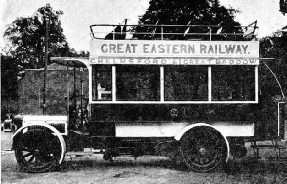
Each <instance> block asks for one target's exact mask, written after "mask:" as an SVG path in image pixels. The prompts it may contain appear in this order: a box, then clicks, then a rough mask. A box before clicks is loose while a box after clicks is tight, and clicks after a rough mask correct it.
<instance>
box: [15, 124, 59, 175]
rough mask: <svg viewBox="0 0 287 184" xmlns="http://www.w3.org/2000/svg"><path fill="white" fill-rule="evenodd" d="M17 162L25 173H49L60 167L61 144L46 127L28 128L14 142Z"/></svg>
mask: <svg viewBox="0 0 287 184" xmlns="http://www.w3.org/2000/svg"><path fill="white" fill-rule="evenodd" d="M13 147H14V150H15V156H16V160H17V162H18V165H19V166H20V168H21V169H22V170H23V171H25V172H47V171H50V170H52V169H54V168H55V167H56V166H58V163H59V160H60V157H61V151H62V150H61V142H60V140H59V138H58V137H57V136H56V135H54V134H53V132H52V131H51V130H49V129H48V128H45V127H41V128H39V127H36V128H35V127H28V128H27V129H23V130H22V132H20V133H19V135H17V137H16V138H15V140H14V142H13Z"/></svg>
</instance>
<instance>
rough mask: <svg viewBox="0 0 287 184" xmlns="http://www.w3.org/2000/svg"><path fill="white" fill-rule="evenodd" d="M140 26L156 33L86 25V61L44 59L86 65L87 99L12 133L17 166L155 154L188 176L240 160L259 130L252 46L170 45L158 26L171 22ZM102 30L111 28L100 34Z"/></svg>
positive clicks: (41, 167)
mask: <svg viewBox="0 0 287 184" xmlns="http://www.w3.org/2000/svg"><path fill="white" fill-rule="evenodd" d="M126 26H127V25H126ZM134 26H138V25H131V26H130V27H134ZM140 26H142V27H144V26H147V27H149V29H147V30H156V29H157V31H149V32H145V33H140V32H137V33H136V35H141V34H142V35H143V34H146V35H149V36H147V38H148V39H138V38H136V36H135V35H133V36H131V37H130V38H128V32H123V31H122V29H123V26H119V25H92V26H91V31H92V40H91V43H90V48H91V49H90V57H89V58H59V57H54V58H52V60H53V61H55V62H57V63H60V64H64V65H66V66H67V68H68V67H77V68H87V70H88V75H89V77H88V78H89V94H88V99H87V98H84V96H85V95H84V94H83V90H81V91H82V92H81V94H80V95H78V98H79V99H80V102H81V103H80V110H79V111H75V108H74V107H75V106H74V107H73V106H72V105H71V103H69V100H67V101H68V104H67V107H68V113H67V116H47V115H45V116H24V117H23V126H22V127H21V128H19V129H18V130H17V131H16V132H15V133H14V135H13V149H14V150H15V155H16V159H17V162H18V164H19V165H20V167H21V168H22V169H23V170H25V171H28V172H45V171H49V170H51V169H52V168H54V167H55V166H58V165H59V164H61V163H62V162H63V160H64V157H65V155H66V154H68V153H70V152H73V153H75V154H76V153H80V152H89V153H91V154H93V153H99V154H103V157H104V159H105V160H112V159H113V158H114V157H118V156H122V155H126V156H127V155H129V156H133V157H135V158H137V157H139V156H142V155H163V156H169V157H171V158H172V159H178V158H180V159H182V160H183V161H184V163H185V164H186V165H187V166H188V167H189V168H190V169H192V170H194V171H197V172H208V171H211V170H213V169H215V168H216V167H218V166H220V165H222V164H223V163H225V162H227V161H228V159H229V157H230V155H233V156H236V157H241V156H245V154H246V152H247V150H246V148H245V141H246V140H248V139H249V140H250V139H252V138H254V139H256V137H257V136H256V135H257V134H258V133H260V132H262V130H263V129H262V128H261V129H260V126H259V128H257V124H259V125H260V123H261V124H264V123H262V122H259V121H260V120H262V119H264V118H261V119H260V120H259V119H258V117H259V116H258V115H260V114H261V110H262V106H260V95H261V94H259V92H260V90H259V87H258V86H259V77H258V76H259V74H258V73H259V71H258V68H259V64H260V62H259V61H260V58H259V42H258V41H246V40H245V41H236V40H232V38H233V37H234V36H242V33H237V34H236V33H212V32H211V31H210V33H209V34H206V33H201V34H196V35H197V37H196V39H192V36H193V35H195V33H186V35H187V36H191V39H176V40H174V39H172V38H173V37H172V36H174V35H176V36H177V37H178V36H179V35H183V33H170V32H167V31H165V30H168V29H169V28H171V27H180V26H179V25H176V26H175V25H173V26H172V25H158V26H156V25H140ZM118 27H120V29H117V28H118ZM182 27H184V26H182ZM185 27H186V25H185ZM203 27H204V26H203ZM205 27H206V28H209V29H211V28H212V29H215V28H218V27H216V26H215V27H211V26H205ZM210 27H211V28H210ZM103 28H105V29H106V30H108V31H111V29H114V28H115V29H114V30H113V32H112V33H110V34H108V35H107V32H104V31H102V29H103ZM107 28H108V29H107ZM126 30H127V27H125V31H126ZM154 35H156V36H154ZM186 35H184V36H186ZM214 35H216V36H222V37H225V38H228V39H225V41H216V40H213V39H212V38H213V37H212V36H214ZM206 36H207V39H200V38H201V37H203V38H206ZM279 85H280V84H279ZM68 88H69V87H68ZM81 88H83V87H81ZM67 91H69V89H68V90H67ZM64 95H65V94H63V96H64ZM67 96H68V97H67V98H68V99H69V98H70V97H69V92H68V94H67ZM282 97H284V94H282ZM281 99H283V98H281ZM270 100H271V99H270ZM277 102H278V103H277ZM277 102H276V103H274V104H273V107H274V108H273V110H274V113H275V114H276V118H275V119H273V120H275V124H274V127H275V131H274V132H273V133H274V137H276V139H280V140H281V139H284V123H283V122H282V121H283V118H282V117H283V111H284V109H283V105H284V102H283V101H282V100H281V101H277ZM77 113H79V114H77ZM263 133H264V134H265V132H263Z"/></svg>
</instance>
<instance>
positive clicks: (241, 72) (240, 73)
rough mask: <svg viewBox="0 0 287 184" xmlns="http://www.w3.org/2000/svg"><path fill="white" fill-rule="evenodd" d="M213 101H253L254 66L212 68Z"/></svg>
mask: <svg viewBox="0 0 287 184" xmlns="http://www.w3.org/2000/svg"><path fill="white" fill-rule="evenodd" d="M212 100H213V101H255V69H254V66H230V65H229V66H212Z"/></svg>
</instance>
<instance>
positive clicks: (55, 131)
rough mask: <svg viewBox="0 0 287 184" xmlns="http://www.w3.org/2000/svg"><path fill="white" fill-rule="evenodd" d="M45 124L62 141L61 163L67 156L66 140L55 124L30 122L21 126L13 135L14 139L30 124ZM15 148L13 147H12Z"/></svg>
mask: <svg viewBox="0 0 287 184" xmlns="http://www.w3.org/2000/svg"><path fill="white" fill-rule="evenodd" d="M35 125H36V126H43V127H46V128H48V129H50V130H51V131H52V132H53V133H54V134H55V135H56V136H57V137H58V138H59V140H60V142H61V148H62V152H61V159H60V161H59V164H61V163H62V161H63V160H64V157H65V153H66V143H65V140H64V138H63V136H62V135H61V133H60V132H59V131H58V130H57V129H56V128H55V127H53V126H51V125H48V124H46V123H29V125H26V126H23V127H21V128H19V129H18V130H17V131H16V132H15V133H14V134H13V135H12V141H13V140H14V138H15V137H16V136H17V135H18V134H19V133H20V132H21V131H22V130H23V129H24V128H27V127H30V126H35ZM12 148H13V147H12Z"/></svg>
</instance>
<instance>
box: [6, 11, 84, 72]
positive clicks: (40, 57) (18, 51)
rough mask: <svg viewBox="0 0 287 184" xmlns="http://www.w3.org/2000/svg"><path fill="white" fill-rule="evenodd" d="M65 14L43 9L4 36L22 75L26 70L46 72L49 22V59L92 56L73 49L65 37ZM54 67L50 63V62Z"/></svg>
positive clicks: (17, 20) (16, 21) (12, 27)
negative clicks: (63, 25)
mask: <svg viewBox="0 0 287 184" xmlns="http://www.w3.org/2000/svg"><path fill="white" fill-rule="evenodd" d="M62 14H63V12H62V11H54V10H53V9H52V8H51V7H48V8H47V7H41V8H39V9H38V10H37V11H36V12H35V13H34V14H33V15H32V16H30V17H20V18H17V19H16V20H15V21H13V22H12V24H10V25H9V27H8V28H7V29H6V31H5V33H4V37H5V38H6V40H7V42H8V45H10V46H11V50H10V52H9V53H8V54H10V55H11V56H12V57H13V58H14V62H16V63H17V65H18V67H19V71H23V70H24V69H26V68H30V69H33V68H43V67H44V59H45V36H46V26H47V24H46V20H47V19H48V20H49V21H48V23H49V25H48V28H49V29H48V31H49V36H48V53H49V56H54V57H55V56H58V57H60V56H81V55H83V56H87V55H89V53H85V52H84V51H82V52H81V53H77V52H76V51H75V50H74V49H71V48H70V47H69V45H68V42H67V40H66V36H65V35H64V34H63V29H62V27H61V21H60V16H61V15H62ZM48 64H50V62H48Z"/></svg>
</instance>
